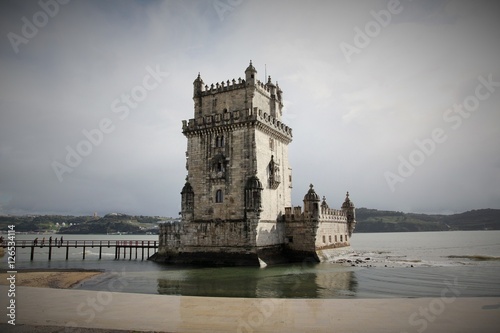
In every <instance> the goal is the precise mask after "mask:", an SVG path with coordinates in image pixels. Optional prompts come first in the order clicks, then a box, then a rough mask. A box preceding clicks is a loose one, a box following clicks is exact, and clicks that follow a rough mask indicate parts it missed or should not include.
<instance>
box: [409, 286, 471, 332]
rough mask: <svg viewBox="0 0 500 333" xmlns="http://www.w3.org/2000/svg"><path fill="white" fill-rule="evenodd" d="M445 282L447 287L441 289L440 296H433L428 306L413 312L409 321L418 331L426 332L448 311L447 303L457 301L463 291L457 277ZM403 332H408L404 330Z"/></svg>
mask: <svg viewBox="0 0 500 333" xmlns="http://www.w3.org/2000/svg"><path fill="white" fill-rule="evenodd" d="M444 283H445V285H446V287H445V288H443V289H442V290H441V295H440V297H439V298H433V299H432V300H431V301H430V302H429V304H428V305H427V306H425V307H423V306H421V307H420V308H419V309H418V311H415V312H413V313H412V314H411V315H410V317H409V318H408V323H409V324H410V326H412V327H414V328H415V330H416V332H418V333H422V332H424V331H425V330H426V329H427V328H428V327H429V325H430V324H432V323H433V322H435V321H436V319H437V318H438V317H439V316H440V315H442V314H443V313H444V312H445V311H446V307H447V305H449V304H451V303H453V302H455V300H456V299H457V297H458V296H460V294H461V293H462V292H461V290H460V288H459V285H458V278H457V277H455V279H454V280H453V282H451V281H445V282H444ZM401 333H408V332H407V331H402V332H401Z"/></svg>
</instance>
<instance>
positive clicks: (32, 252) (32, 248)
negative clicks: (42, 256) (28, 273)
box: [30, 245, 35, 261]
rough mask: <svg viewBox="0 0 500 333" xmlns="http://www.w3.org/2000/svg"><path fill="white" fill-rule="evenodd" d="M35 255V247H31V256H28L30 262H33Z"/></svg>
mask: <svg viewBox="0 0 500 333" xmlns="http://www.w3.org/2000/svg"><path fill="white" fill-rule="evenodd" d="M34 255H35V246H34V245H31V255H30V261H33V256H34Z"/></svg>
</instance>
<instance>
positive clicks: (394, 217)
mask: <svg viewBox="0 0 500 333" xmlns="http://www.w3.org/2000/svg"><path fill="white" fill-rule="evenodd" d="M165 220H172V218H166V217H159V216H132V215H125V214H116V213H113V214H107V215H105V216H103V217H97V218H95V217H93V216H60V215H41V216H0V230H3V231H5V230H7V226H8V225H11V224H14V225H15V226H16V231H17V232H46V231H47V232H54V233H60V234H112V233H130V234H145V233H153V234H157V233H158V222H160V221H165ZM356 220H357V222H358V223H357V225H356V231H355V232H405V231H445V230H500V209H479V210H471V211H468V212H465V213H461V214H453V215H427V214H413V213H403V212H394V211H385V210H377V209H368V208H358V209H356Z"/></svg>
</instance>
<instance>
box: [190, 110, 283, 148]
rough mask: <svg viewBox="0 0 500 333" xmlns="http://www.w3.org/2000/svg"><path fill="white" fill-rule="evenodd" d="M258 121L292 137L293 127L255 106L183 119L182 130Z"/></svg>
mask: <svg viewBox="0 0 500 333" xmlns="http://www.w3.org/2000/svg"><path fill="white" fill-rule="evenodd" d="M256 121H257V122H259V123H260V124H263V125H266V127H268V128H269V129H271V130H273V131H276V132H278V133H280V134H281V135H283V136H284V137H286V138H288V139H289V140H291V139H292V129H291V128H290V127H288V126H287V125H285V124H284V123H283V122H281V121H279V120H277V119H276V118H274V117H272V116H271V115H269V114H267V113H266V112H262V110H259V109H257V108H254V109H253V110H250V109H247V110H236V111H232V112H229V111H226V112H224V113H214V114H211V115H206V116H201V117H198V118H192V119H189V120H183V121H182V132H183V133H184V134H189V133H192V132H196V131H199V130H207V129H212V128H216V127H219V126H229V125H243V124H246V123H249V122H256Z"/></svg>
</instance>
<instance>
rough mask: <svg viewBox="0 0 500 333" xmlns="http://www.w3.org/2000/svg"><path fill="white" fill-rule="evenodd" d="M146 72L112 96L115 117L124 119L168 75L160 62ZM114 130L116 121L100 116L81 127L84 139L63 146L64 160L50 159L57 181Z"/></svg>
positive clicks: (112, 108) (76, 165) (148, 67)
mask: <svg viewBox="0 0 500 333" xmlns="http://www.w3.org/2000/svg"><path fill="white" fill-rule="evenodd" d="M145 70H146V72H147V74H146V75H145V76H144V78H143V79H142V83H141V84H139V85H136V86H134V87H133V88H132V89H130V92H128V93H123V94H121V95H120V97H118V98H115V99H114V100H113V101H112V102H111V105H110V108H111V111H112V112H113V113H114V114H116V115H117V116H118V118H119V119H120V120H125V119H126V118H127V117H128V116H129V114H130V110H131V109H136V108H137V107H138V106H139V104H140V103H141V102H142V101H144V100H145V99H146V98H147V97H148V94H149V92H151V91H153V90H154V89H156V88H158V87H159V86H160V84H161V83H162V82H163V80H164V79H165V78H166V77H168V75H169V73H168V72H163V71H162V70H161V68H160V65H156V69H153V68H151V67H150V66H147V67H146V68H145ZM115 129H116V126H115V123H114V122H113V120H112V119H110V118H107V117H105V118H102V119H101V120H100V121H99V122H98V124H97V126H96V127H95V128H92V129H90V130H88V129H83V130H82V135H83V139H82V140H80V141H79V142H78V143H77V144H76V145H75V146H73V147H72V146H70V145H67V146H66V157H65V159H64V161H63V162H60V161H52V163H51V166H52V170H53V171H54V173H55V175H56V177H57V179H58V180H59V182H62V181H63V180H64V178H63V176H64V175H65V174H67V173H68V174H69V173H72V172H73V171H74V170H75V168H77V167H78V166H79V165H80V164H81V163H82V162H83V159H84V158H85V157H87V156H89V155H90V154H92V152H93V150H94V147H98V146H99V145H101V144H102V143H103V141H104V138H105V136H106V135H108V134H110V133H113V131H114V130H115Z"/></svg>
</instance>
